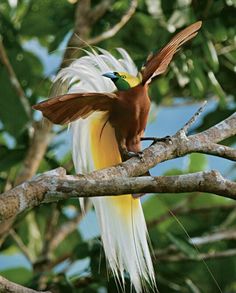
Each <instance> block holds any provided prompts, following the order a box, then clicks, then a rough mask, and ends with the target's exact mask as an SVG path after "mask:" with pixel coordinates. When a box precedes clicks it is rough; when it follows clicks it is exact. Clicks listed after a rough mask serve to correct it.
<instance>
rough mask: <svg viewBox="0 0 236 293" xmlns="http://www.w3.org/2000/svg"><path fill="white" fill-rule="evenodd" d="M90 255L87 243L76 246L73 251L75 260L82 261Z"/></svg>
mask: <svg viewBox="0 0 236 293" xmlns="http://www.w3.org/2000/svg"><path fill="white" fill-rule="evenodd" d="M89 254H90V247H89V243H88V242H81V243H79V244H78V245H76V247H75V249H74V255H75V257H76V259H83V258H86V257H88V256H89Z"/></svg>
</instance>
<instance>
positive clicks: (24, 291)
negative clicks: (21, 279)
mask: <svg viewBox="0 0 236 293" xmlns="http://www.w3.org/2000/svg"><path fill="white" fill-rule="evenodd" d="M43 292H44V293H50V291H35V290H33V289H29V288H26V287H24V286H21V285H18V284H16V283H13V282H11V281H8V280H7V279H5V278H3V277H2V276H0V293H43Z"/></svg>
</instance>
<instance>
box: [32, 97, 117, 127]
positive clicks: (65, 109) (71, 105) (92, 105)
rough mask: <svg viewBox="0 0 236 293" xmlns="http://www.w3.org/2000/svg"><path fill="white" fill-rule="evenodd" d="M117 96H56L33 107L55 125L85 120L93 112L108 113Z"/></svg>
mask: <svg viewBox="0 0 236 293" xmlns="http://www.w3.org/2000/svg"><path fill="white" fill-rule="evenodd" d="M116 98H117V96H116V95H115V94H113V93H75V94H66V95H62V96H57V97H54V98H52V99H49V100H47V101H43V102H41V103H39V104H36V105H34V106H33V109H35V110H40V111H41V112H42V113H43V116H45V117H47V118H48V119H49V120H50V121H51V122H53V123H55V124H66V123H69V122H72V121H74V120H76V119H78V118H86V117H88V116H89V115H90V114H91V113H92V112H94V111H109V110H110V109H111V107H112V105H113V102H114V100H115V99H116Z"/></svg>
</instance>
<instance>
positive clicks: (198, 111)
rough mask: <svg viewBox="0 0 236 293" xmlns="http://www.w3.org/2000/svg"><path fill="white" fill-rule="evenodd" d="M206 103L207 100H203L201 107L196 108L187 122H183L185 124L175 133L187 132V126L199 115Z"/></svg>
mask: <svg viewBox="0 0 236 293" xmlns="http://www.w3.org/2000/svg"><path fill="white" fill-rule="evenodd" d="M206 104H207V101H204V102H203V104H202V105H201V107H200V108H199V109H198V110H197V112H196V113H195V114H194V115H193V116H192V117H191V119H190V120H189V121H188V122H187V123H185V125H184V126H183V127H182V128H181V129H180V130H179V131H178V132H177V133H181V132H184V133H185V134H187V133H188V130H189V128H190V127H191V126H192V125H193V124H194V123H195V121H196V120H197V119H198V117H199V115H200V114H201V113H202V112H203V110H204V108H205V106H206Z"/></svg>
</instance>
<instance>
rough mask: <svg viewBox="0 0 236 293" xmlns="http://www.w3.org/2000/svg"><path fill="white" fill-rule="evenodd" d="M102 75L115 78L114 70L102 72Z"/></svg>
mask: <svg viewBox="0 0 236 293" xmlns="http://www.w3.org/2000/svg"><path fill="white" fill-rule="evenodd" d="M102 76H105V77H107V78H110V79H115V78H117V76H116V75H115V74H114V72H107V73H104V74H103V75H102Z"/></svg>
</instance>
